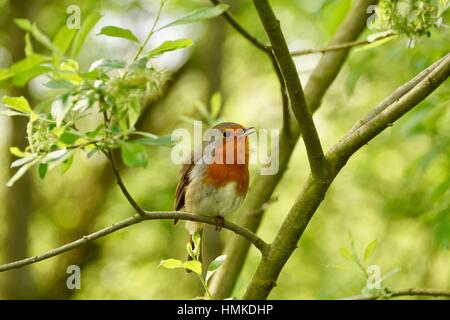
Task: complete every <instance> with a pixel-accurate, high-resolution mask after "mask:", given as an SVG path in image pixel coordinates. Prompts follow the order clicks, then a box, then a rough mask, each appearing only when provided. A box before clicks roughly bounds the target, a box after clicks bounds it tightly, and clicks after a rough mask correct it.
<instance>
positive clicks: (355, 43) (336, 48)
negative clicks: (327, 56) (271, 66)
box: [291, 33, 397, 57]
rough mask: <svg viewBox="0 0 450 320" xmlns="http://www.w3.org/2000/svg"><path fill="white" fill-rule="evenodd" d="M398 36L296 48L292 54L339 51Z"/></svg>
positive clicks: (301, 54) (392, 35)
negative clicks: (322, 46)
mask: <svg viewBox="0 0 450 320" xmlns="http://www.w3.org/2000/svg"><path fill="white" fill-rule="evenodd" d="M395 36H397V34H393V33H390V34H386V35H384V36H382V37H379V38H377V39H375V40H372V41H370V40H357V41H351V42H346V43H339V44H335V45H331V46H328V47H324V48H313V49H304V50H295V51H291V56H293V57H298V56H304V55H307V54H313V53H325V52H332V51H339V50H344V49H348V48H353V47H358V46H363V45H367V44H372V43H375V42H378V41H381V40H386V39H389V38H393V37H395Z"/></svg>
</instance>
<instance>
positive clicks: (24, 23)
mask: <svg viewBox="0 0 450 320" xmlns="http://www.w3.org/2000/svg"><path fill="white" fill-rule="evenodd" d="M14 22H15V23H16V25H18V26H19V27H20V28H21V29H23V30H25V31H28V32H30V33H31V34H32V35H33V37H34V38H35V39H36V40H37V41H38V42H40V43H41V44H42V45H44V46H45V47H46V48H47V49H50V50H51V51H55V47H54V46H53V44H52V42H51V41H50V39H49V38H48V37H47V36H46V35H45V34H44V33H43V32H42V31H41V30H39V28H38V27H37V26H36V24H34V23H33V24H31V22H30V21H29V20H27V19H15V20H14Z"/></svg>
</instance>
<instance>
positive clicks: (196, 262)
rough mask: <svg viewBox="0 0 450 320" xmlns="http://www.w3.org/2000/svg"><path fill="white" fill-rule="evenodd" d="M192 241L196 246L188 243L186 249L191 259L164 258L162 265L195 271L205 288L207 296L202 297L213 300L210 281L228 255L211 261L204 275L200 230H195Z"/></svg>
mask: <svg viewBox="0 0 450 320" xmlns="http://www.w3.org/2000/svg"><path fill="white" fill-rule="evenodd" d="M192 243H193V244H194V247H192V245H191V243H188V244H187V245H186V251H187V253H188V255H189V257H191V260H188V261H184V262H183V261H181V260H178V259H167V260H162V261H161V263H160V266H161V267H164V268H166V269H185V270H189V271H192V272H194V274H195V275H196V276H197V277H198V279H199V280H200V282H201V284H202V286H203V288H204V289H205V295H206V296H205V297H202V299H208V300H211V299H212V298H213V297H212V296H211V293H210V291H209V289H208V281H209V280H210V279H211V277H212V275H213V274H214V273H215V272H216V271H217V270H218V269H219V268H220V266H221V265H222V264H223V263H224V262H225V259H226V255H221V256H218V257H217V258H216V259H214V260H213V261H211V263H210V264H209V265H208V267H207V268H206V274H205V276H204V275H203V274H204V273H203V264H202V261H200V256H201V252H200V251H201V250H202V249H201V235H200V234H199V233H198V232H195V233H194V234H193V235H192Z"/></svg>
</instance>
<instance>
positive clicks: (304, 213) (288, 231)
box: [243, 54, 450, 299]
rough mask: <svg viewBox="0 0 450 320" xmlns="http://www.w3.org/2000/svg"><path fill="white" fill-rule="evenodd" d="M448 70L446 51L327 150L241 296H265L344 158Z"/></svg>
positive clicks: (449, 58)
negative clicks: (323, 164) (321, 170)
mask: <svg viewBox="0 0 450 320" xmlns="http://www.w3.org/2000/svg"><path fill="white" fill-rule="evenodd" d="M449 74H450V54H447V55H446V57H445V58H444V59H443V60H442V61H441V62H440V63H439V65H438V66H437V67H436V68H435V69H434V70H433V71H432V72H431V73H430V74H429V75H428V76H427V77H425V78H424V79H422V81H421V82H419V83H418V84H417V85H416V87H415V88H413V89H412V90H410V91H409V92H408V93H406V94H405V95H404V96H403V97H402V98H400V100H398V101H395V102H394V103H393V104H392V105H391V106H389V107H387V108H386V109H385V110H384V111H382V112H381V113H380V114H379V115H377V116H375V117H374V118H373V119H372V120H370V121H369V122H368V123H366V124H365V125H363V126H362V127H361V128H360V129H358V130H356V131H355V132H354V133H352V134H350V135H349V136H348V137H347V138H344V139H343V140H342V141H341V142H339V143H338V144H337V145H336V146H335V147H333V148H332V149H331V150H330V151H329V152H328V154H327V159H328V161H329V163H330V164H331V166H332V170H330V171H329V172H328V175H327V176H326V177H324V178H323V179H321V180H320V181H317V180H315V179H313V177H312V176H311V175H310V176H309V177H308V180H307V182H306V185H305V186H304V188H303V190H302V192H301V193H300V195H299V196H298V197H297V199H296V201H295V203H294V205H293V207H292V208H291V210H290V211H289V214H288V216H287V218H286V219H285V221H284V222H283V225H282V226H281V228H280V229H279V231H278V234H277V236H276V237H275V240H274V241H273V243H272V244H271V246H270V248H269V251H268V253H267V254H266V255H265V256H264V258H263V259H262V260H261V262H260V264H259V266H258V268H257V270H256V272H255V274H254V275H253V277H252V279H251V281H250V283H249V284H248V286H247V289H246V291H245V294H244V297H243V298H244V299H266V298H267V296H268V295H269V293H270V292H271V290H272V289H273V287H274V286H275V285H276V280H277V279H278V276H279V274H280V272H281V270H282V268H283V267H284V265H285V263H286V262H287V260H288V259H289V257H290V256H291V254H292V253H293V251H294V250H295V248H296V247H297V243H298V241H299V240H300V238H301V236H302V234H303V232H304V231H305V229H306V227H307V225H308V223H309V221H310V220H311V218H312V216H313V215H314V213H315V212H316V210H317V208H318V207H319V205H320V203H321V202H322V201H323V199H324V197H325V194H326V192H327V190H328V188H329V186H330V185H331V183H332V181H333V179H334V178H335V177H336V175H337V174H338V173H339V171H340V170H341V169H342V168H343V166H344V165H345V164H346V162H347V160H348V158H349V157H350V156H351V155H352V154H354V152H356V151H357V150H358V149H359V148H360V147H361V146H363V145H364V144H365V143H367V142H368V141H370V140H371V139H373V138H374V137H375V136H376V135H377V134H379V133H380V132H381V131H383V130H384V129H385V128H386V127H388V126H389V124H390V123H392V122H393V121H395V120H397V119H398V118H400V117H401V116H402V115H404V114H405V113H406V112H407V111H409V110H411V109H412V108H413V107H414V106H416V105H417V104H419V103H420V102H421V101H422V100H423V99H425V98H426V97H427V96H428V95H429V94H430V93H431V92H432V91H434V90H435V89H436V88H437V87H438V86H439V85H441V84H442V83H443V82H444V81H445V80H446V79H447V78H448V76H449Z"/></svg>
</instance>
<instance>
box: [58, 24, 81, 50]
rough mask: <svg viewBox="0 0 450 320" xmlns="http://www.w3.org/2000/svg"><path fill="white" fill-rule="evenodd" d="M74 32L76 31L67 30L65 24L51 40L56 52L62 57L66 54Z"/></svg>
mask: <svg viewBox="0 0 450 320" xmlns="http://www.w3.org/2000/svg"><path fill="white" fill-rule="evenodd" d="M76 32H77V30H76V29H69V28H67V26H66V25H65V24H64V25H63V26H62V27H61V29H59V30H58V32H57V33H56V35H55V38H54V39H53V46H54V47H55V48H56V49H57V50H58V54H60V55H64V54H65V53H66V51H67V49H69V46H70V44H71V43H72V40H73V37H74V36H75V33H76Z"/></svg>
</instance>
